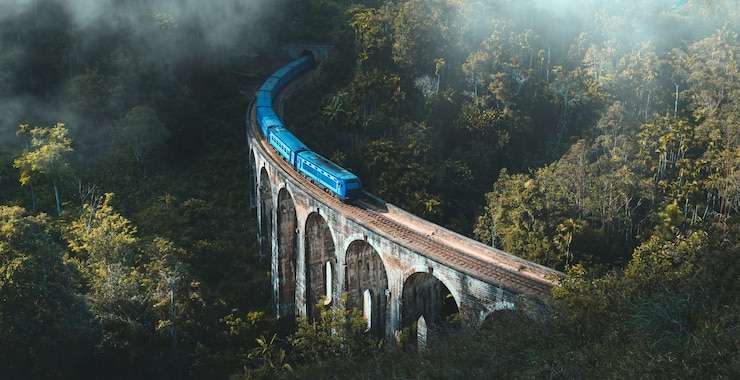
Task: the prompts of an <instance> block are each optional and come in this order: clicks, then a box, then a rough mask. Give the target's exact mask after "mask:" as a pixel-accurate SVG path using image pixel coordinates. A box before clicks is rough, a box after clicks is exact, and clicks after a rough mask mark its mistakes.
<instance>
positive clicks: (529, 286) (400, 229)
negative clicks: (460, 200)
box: [247, 72, 562, 298]
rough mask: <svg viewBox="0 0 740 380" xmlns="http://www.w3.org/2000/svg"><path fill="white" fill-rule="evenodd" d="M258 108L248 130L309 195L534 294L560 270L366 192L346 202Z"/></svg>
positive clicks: (442, 258)
mask: <svg viewBox="0 0 740 380" xmlns="http://www.w3.org/2000/svg"><path fill="white" fill-rule="evenodd" d="M310 75H311V73H310V72H309V73H308V74H305V75H304V76H303V77H302V78H298V79H297V80H295V81H293V83H291V84H289V85H288V86H287V87H286V88H285V89H284V90H283V91H282V92H281V93H280V94H279V95H278V96H277V97H276V101H275V103H279V102H281V101H283V100H285V99H287V98H288V97H289V96H290V94H291V93H292V92H293V91H294V90H295V89H296V88H297V86H300V84H301V82H302V81H303V80H305V79H306V77H308V76H310ZM275 109H279V107H275ZM255 111H256V110H255V104H254V102H252V103H251V104H250V108H249V113H248V115H249V120H248V123H247V124H248V125H249V131H248V133H250V134H251V135H252V136H255V138H256V140H257V141H259V148H260V149H261V150H262V151H263V152H265V153H266V155H265V156H266V157H268V159H269V160H270V161H272V165H274V167H276V168H279V169H280V171H282V172H283V174H284V175H285V176H286V177H289V178H291V179H292V180H293V181H294V182H296V183H298V184H299V185H300V187H301V188H302V189H303V190H304V191H305V192H306V193H308V194H311V197H313V198H314V199H316V200H317V201H320V202H321V203H323V204H325V205H326V206H328V207H330V208H332V209H334V210H336V211H338V212H340V213H341V214H342V215H344V216H345V217H347V218H348V219H350V220H352V221H354V222H355V223H358V224H360V225H362V226H364V227H365V228H367V229H369V230H371V231H373V232H375V233H377V234H379V235H382V236H385V237H386V238H387V239H389V240H391V241H394V242H396V243H397V244H400V245H402V246H404V247H406V248H408V249H410V250H412V251H414V252H418V253H419V254H421V255H423V256H425V257H428V258H429V259H431V260H434V261H436V262H438V263H440V264H442V265H444V266H447V267H450V268H452V269H455V270H458V271H460V272H463V273H466V274H468V275H470V276H472V277H475V278H478V279H480V280H482V281H484V282H487V283H494V284H500V285H501V286H504V287H506V288H508V289H510V290H512V291H515V292H517V293H520V294H526V295H530V296H534V297H536V298H542V297H545V296H547V295H548V294H549V290H550V288H551V287H552V286H553V285H555V284H557V281H558V279H559V278H560V277H561V276H562V273H560V272H558V271H555V270H553V269H550V268H547V267H544V266H542V265H538V264H535V263H532V262H530V261H527V260H524V259H522V258H519V257H516V256H513V255H510V254H508V253H506V252H503V251H501V250H498V249H495V248H492V247H489V246H486V245H483V244H481V243H479V242H477V241H474V240H472V239H469V238H467V237H464V236H462V235H459V234H457V233H455V232H452V231H450V230H447V229H445V228H444V227H441V226H439V225H436V224H434V223H431V222H429V221H426V220H423V219H420V218H418V217H416V216H414V215H411V214H410V213H408V212H406V211H403V210H401V209H400V208H398V207H395V206H393V205H391V204H387V203H384V202H383V201H382V200H380V199H378V198H376V197H374V196H372V195H371V194H368V193H365V195H364V197H362V198H361V199H359V200H357V201H355V202H354V203H353V204H346V203H342V202H341V201H339V200H338V199H336V198H334V197H333V196H332V195H330V194H328V193H326V192H325V191H324V190H322V189H321V188H320V187H318V186H317V185H315V184H313V183H312V182H311V181H309V180H308V179H307V178H305V177H304V176H302V175H301V174H300V173H298V172H297V171H296V170H295V169H294V168H293V167H292V166H291V165H290V164H288V163H287V162H285V161H284V160H283V159H282V158H281V157H280V156H279V155H278V153H277V152H276V151H275V150H274V149H273V148H272V147H271V146H270V144H268V143H267V141H266V140H265V138H264V136H262V133H261V131H260V128H259V125H258V124H257V121H256V112H255Z"/></svg>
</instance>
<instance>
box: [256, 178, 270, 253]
mask: <svg viewBox="0 0 740 380" xmlns="http://www.w3.org/2000/svg"><path fill="white" fill-rule="evenodd" d="M271 187H272V186H271V185H270V176H269V175H268V174H267V170H265V168H262V170H261V171H260V184H259V192H260V206H261V207H260V260H265V259H269V258H270V257H271V256H272V214H273V212H272V191H271Z"/></svg>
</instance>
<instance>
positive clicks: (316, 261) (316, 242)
mask: <svg viewBox="0 0 740 380" xmlns="http://www.w3.org/2000/svg"><path fill="white" fill-rule="evenodd" d="M304 235H305V236H304V248H305V269H306V272H305V273H306V311H307V313H306V316H307V317H308V319H309V320H316V318H317V317H318V315H319V312H320V310H321V306H320V305H318V303H319V302H320V301H321V300H322V299H323V298H324V295H325V294H326V289H327V285H329V286H331V289H332V295H333V297H332V298H333V299H332V300H329V301H331V302H333V301H335V300H336V296H337V293H338V288H339V276H338V273H339V271H338V268H337V256H336V252H335V251H336V248H335V247H336V243H335V241H336V240H335V239H334V235H333V233H332V231H331V229H330V227H329V224H328V223H327V222H326V219H324V217H323V216H321V214H319V213H318V212H312V213H310V214H309V215H308V217H307V218H306V224H305V228H304ZM327 263H328V264H329V265H331V282H330V283H328V284H327V281H326V280H327V277H326V265H327Z"/></svg>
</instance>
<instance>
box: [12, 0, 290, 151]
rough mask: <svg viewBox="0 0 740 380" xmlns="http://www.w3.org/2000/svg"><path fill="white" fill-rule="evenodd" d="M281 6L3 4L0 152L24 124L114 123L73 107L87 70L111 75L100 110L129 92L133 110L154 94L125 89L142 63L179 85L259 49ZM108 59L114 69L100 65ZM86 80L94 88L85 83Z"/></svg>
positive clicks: (168, 0) (88, 0)
mask: <svg viewBox="0 0 740 380" xmlns="http://www.w3.org/2000/svg"><path fill="white" fill-rule="evenodd" d="M281 3H282V2H281V1H270V0H246V1H245V0H219V1H212V2H211V1H209V2H204V1H198V0H154V1H142V0H134V1H117V0H0V46H1V47H2V54H0V151H9V152H10V153H14V152H15V151H17V149H18V147H19V141H18V140H17V139H16V137H15V130H16V128H17V126H18V125H19V124H20V123H22V122H29V123H31V124H34V125H36V124H38V126H45V125H49V124H51V123H54V122H56V121H65V122H66V123H67V125H68V127H69V128H70V130H71V131H72V132H73V133H76V132H78V130H79V128H80V127H81V126H83V125H87V127H88V128H86V131H85V133H84V134H85V135H89V134H90V133H91V132H92V133H94V132H95V130H99V129H100V126H101V124H109V123H110V122H111V120H105V119H101V118H99V117H91V115H90V114H86V113H87V112H86V111H97V110H98V109H90V108H87V109H80V107H75V105H74V104H73V103H74V100H73V99H71V98H70V92H74V91H75V90H76V89H78V88H79V87H80V85H79V82H80V76H84V75H98V76H100V77H103V76H104V77H105V78H106V79H105V83H101V84H100V85H101V86H105V87H108V88H110V89H111V90H110V91H101V96H102V97H103V98H104V99H101V103H100V104H97V105H95V107H103V108H112V107H114V106H115V104H112V103H115V102H117V101H121V100H120V99H117V98H116V97H117V96H118V98H120V97H121V96H123V95H126V96H125V97H126V98H128V100H127V101H126V102H133V103H132V104H129V105H127V107H130V106H134V105H135V104H134V103H136V101H137V99H136V98H142V97H145V96H144V94H141V95H140V94H131V90H130V89H127V90H126V92H127V94H116V93H115V90H116V87H118V88H119V89H123V88H125V87H126V82H127V81H130V80H132V79H133V75H134V74H132V72H134V71H135V69H139V70H141V71H144V72H146V71H147V70H156V71H158V72H159V73H160V74H162V76H171V78H169V79H170V80H171V81H173V82H176V81H177V78H176V76H177V67H178V65H182V64H195V63H196V62H198V63H197V64H199V65H201V66H203V65H206V66H207V65H213V66H214V67H215V66H216V65H218V64H223V63H224V62H225V61H227V60H229V59H231V58H232V57H235V56H239V55H250V54H251V55H256V54H258V51H260V49H262V50H264V48H263V47H265V46H268V45H269V44H270V43H271V41H272V39H273V37H272V36H271V35H270V33H267V31H266V28H265V27H264V25H266V22H265V20H270V19H271V18H274V17H276V16H275V15H276V10H278V9H279V8H280V4H281ZM267 24H270V23H267ZM29 25H30V26H29ZM121 41H123V43H121ZM60 45H61V46H63V50H61V51H60V50H59V48H58V47H59V46H60ZM52 46H53V47H54V48H55V49H56V50H50V49H52V48H51V47H52ZM50 55H56V56H57V58H56V59H49V56H50ZM100 62H103V63H104V64H103V65H102V66H103V67H105V70H106V72H105V73H103V72H100V71H99V69H98V66H101V65H99V63H100ZM134 66H136V67H134ZM93 67H95V70H98V71H92V68H93ZM75 78H77V82H78V86H77V88H75V82H74V80H75ZM83 79H84V78H83ZM93 79H94V78H93ZM163 80H167V79H166V78H164V79H163ZM81 86H82V89H83V90H86V89H89V88H88V87H90V86H89V85H88V84H87V82H84V81H83V84H82V85H81ZM83 108H84V107H83ZM101 111H102V112H101V113H102V114H105V113H106V112H105V110H101ZM107 116H113V117H120V115H111V114H110V113H108V114H107ZM94 124H97V125H94Z"/></svg>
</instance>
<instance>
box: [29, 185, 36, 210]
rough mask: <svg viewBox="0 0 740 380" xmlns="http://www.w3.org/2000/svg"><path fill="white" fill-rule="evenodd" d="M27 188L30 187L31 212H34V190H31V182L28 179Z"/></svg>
mask: <svg viewBox="0 0 740 380" xmlns="http://www.w3.org/2000/svg"><path fill="white" fill-rule="evenodd" d="M28 186H29V188H30V189H31V212H36V192H35V191H33V183H31V181H29V183H28Z"/></svg>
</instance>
